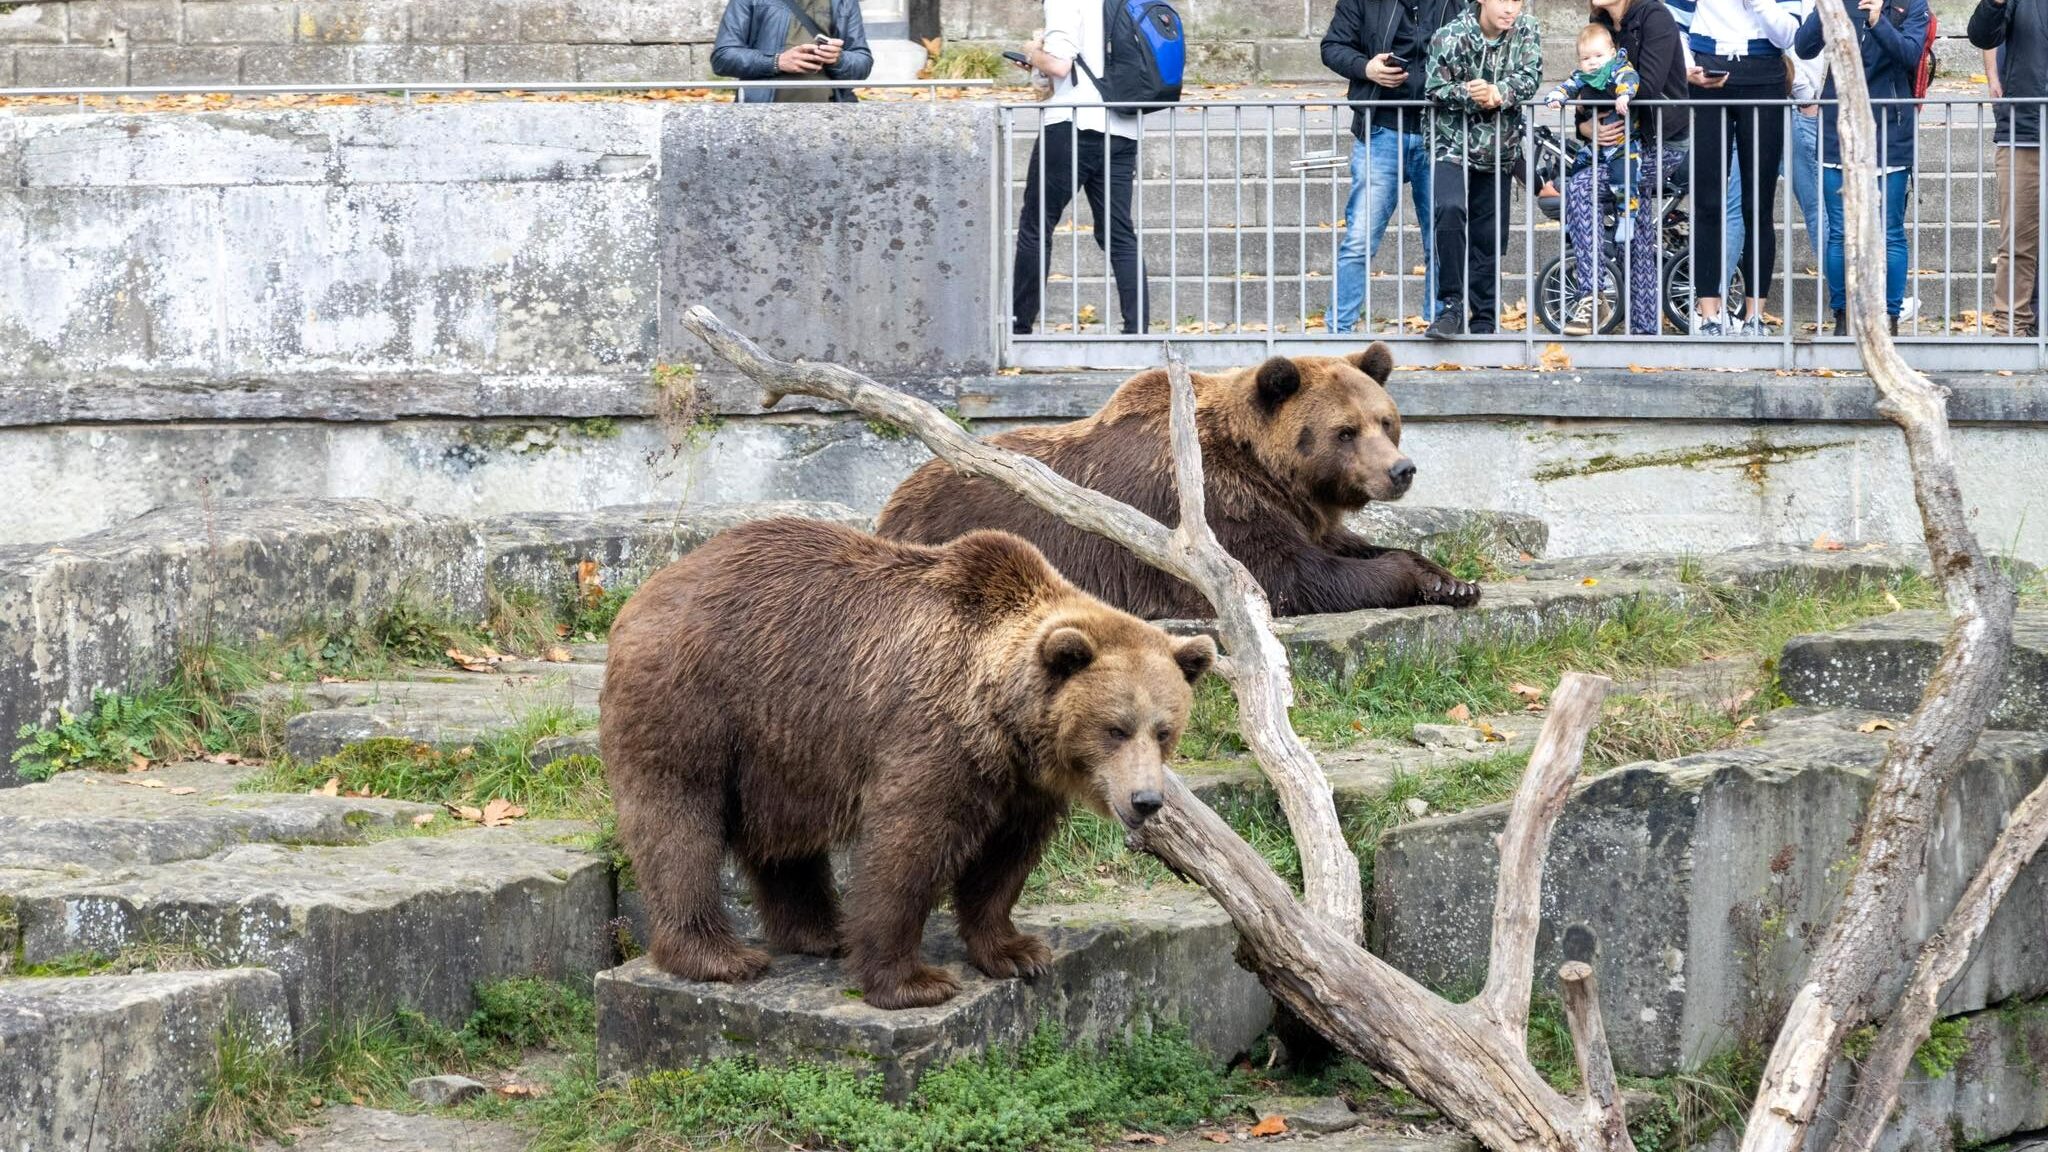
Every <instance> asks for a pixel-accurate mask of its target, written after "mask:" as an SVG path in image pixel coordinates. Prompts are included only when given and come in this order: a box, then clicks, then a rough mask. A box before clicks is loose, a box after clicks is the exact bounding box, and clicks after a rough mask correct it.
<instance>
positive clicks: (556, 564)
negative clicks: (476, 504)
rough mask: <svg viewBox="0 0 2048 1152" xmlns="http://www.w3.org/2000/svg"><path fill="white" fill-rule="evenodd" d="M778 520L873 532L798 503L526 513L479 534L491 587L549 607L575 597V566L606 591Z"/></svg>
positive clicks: (841, 510)
mask: <svg viewBox="0 0 2048 1152" xmlns="http://www.w3.org/2000/svg"><path fill="white" fill-rule="evenodd" d="M776 516H795V517H800V518H802V519H806V520H829V521H832V522H834V523H838V524H848V525H852V526H853V527H856V528H860V529H862V530H864V531H865V530H869V529H871V528H872V527H873V518H872V517H868V516H863V515H861V514H859V513H857V512H855V511H854V510H853V509H851V508H848V507H846V506H845V505H842V504H825V503H817V502H811V501H802V500H774V501H766V502H763V503H758V504H698V505H682V506H680V507H678V506H676V505H673V504H629V505H626V506H624V507H614V508H600V509H598V510H596V511H594V512H526V513H516V514H513V515H510V516H498V517H494V518H492V519H490V520H486V521H484V522H483V523H482V524H481V525H480V527H481V530H482V532H483V535H484V549H485V556H486V559H485V571H486V573H487V576H488V578H489V580H490V582H491V585H492V587H495V588H500V589H507V590H510V589H518V590H520V591H524V592H531V593H533V594H534V595H536V596H539V597H540V598H541V599H542V600H544V601H546V602H548V603H551V604H552V603H556V602H559V601H560V600H562V599H563V598H564V597H566V596H568V595H570V594H571V593H573V592H574V591H575V590H576V586H577V579H576V573H577V565H578V564H580V563H581V562H583V561H585V560H591V561H595V562H596V563H597V581H598V583H599V584H602V585H603V586H605V587H607V588H615V587H620V586H624V585H632V584H637V583H639V582H640V581H641V580H644V579H646V578H647V577H648V576H649V575H651V574H653V572H654V571H655V569H657V568H660V567H662V566H663V565H665V564H668V563H670V562H671V561H674V560H676V559H677V558H679V557H681V556H683V555H685V554H686V553H688V552H690V551H691V550H692V549H694V548H696V547H697V546H698V545H699V544H702V543H704V542H705V541H706V540H709V539H711V537H713V536H715V535H717V534H718V533H720V532H723V531H725V530H726V529H727V528H733V527H737V526H738V525H741V524H746V523H750V522H752V521H755V520H765V519H769V518H771V517H776Z"/></svg>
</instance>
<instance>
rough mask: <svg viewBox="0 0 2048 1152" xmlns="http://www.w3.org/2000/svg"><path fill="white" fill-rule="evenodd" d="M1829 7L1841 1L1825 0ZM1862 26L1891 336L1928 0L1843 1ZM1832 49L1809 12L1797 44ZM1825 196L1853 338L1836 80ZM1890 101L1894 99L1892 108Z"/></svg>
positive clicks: (1833, 263)
mask: <svg viewBox="0 0 2048 1152" xmlns="http://www.w3.org/2000/svg"><path fill="white" fill-rule="evenodd" d="M1820 2H1821V3H1823V4H1827V3H1831V2H1834V0H1820ZM1840 3H1841V5H1842V6H1843V7H1844V8H1846V9H1848V11H1849V18H1850V19H1851V20H1853V21H1855V23H1856V41H1857V44H1856V47H1857V50H1858V51H1859V52H1861V53H1862V56H1863V78H1864V81H1865V82H1866V83H1867V84H1869V85H1870V98H1871V99H1872V100H1873V101H1878V102H1879V103H1877V104H1876V105H1875V111H1876V113H1877V171H1878V179H1879V183H1880V185H1881V186H1882V187H1883V189H1884V242H1885V243H1884V255H1885V259H1884V308H1885V314H1886V315H1888V316H1890V317H1891V329H1892V335H1894V336H1896V335H1898V334H1899V308H1900V306H1901V305H1902V304H1904V303H1905V300H1906V257H1907V255H1908V250H1907V247H1906V191H1907V188H1908V187H1909V186H1910V183H1911V180H1912V176H1913V134H1914V133H1915V132H1916V131H1918V130H1919V123H1918V120H1919V117H1918V115H1917V114H1916V112H1915V110H1914V105H1913V81H1914V78H1915V77H1916V76H1917V75H1918V74H1919V71H1920V52H1921V47H1922V46H1923V45H1924V44H1925V43H1926V41H1927V19H1928V16H1927V0H1840ZM1825 47H1826V40H1825V38H1824V36H1823V34H1822V32H1821V27H1820V12H1819V10H1818V9H1816V10H1815V11H1813V12H1811V13H1808V14H1807V17H1806V20H1805V22H1804V23H1802V24H1800V26H1799V36H1798V39H1797V40H1796V42H1795V43H1794V48H1795V50H1796V51H1797V52H1798V53H1799V55H1800V56H1801V57H1802V58H1806V59H1812V58H1815V57H1818V56H1819V55H1820V54H1821V51H1822V50H1823V49H1824V48H1825ZM1821 100H1822V104H1821V112H1820V151H1821V166H1822V171H1821V198H1822V201H1823V203H1824V204H1825V205H1826V208H1825V211H1826V213H1827V218H1828V244H1827V255H1826V258H1825V260H1824V262H1823V267H1824V269H1825V270H1826V272H1827V278H1828V303H1829V305H1830V306H1831V307H1832V308H1833V309H1834V312H1835V335H1837V336H1847V335H1848V334H1849V313H1848V307H1849V304H1848V294H1847V292H1846V287H1845V284H1844V282H1843V279H1842V262H1843V255H1842V232H1843V227H1842V225H1843V219H1842V177H1843V173H1842V133H1841V116H1840V114H1839V110H1838V108H1837V107H1836V104H1835V102H1834V101H1835V78H1834V76H1832V75H1830V76H1829V77H1828V79H1827V84H1826V86H1825V87H1823V88H1822V89H1821ZM1886 101H1890V102H1889V103H1887V102H1886Z"/></svg>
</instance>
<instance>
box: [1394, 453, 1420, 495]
mask: <svg viewBox="0 0 2048 1152" xmlns="http://www.w3.org/2000/svg"><path fill="white" fill-rule="evenodd" d="M1387 479H1389V480H1391V481H1393V483H1394V490H1395V491H1397V492H1406V491H1407V490H1408V486H1409V485H1410V484H1413V483H1415V461H1413V460H1410V459H1409V458H1407V457H1406V456H1403V457H1401V458H1400V459H1399V460H1396V461H1394V466H1393V467H1392V468H1389V469H1387Z"/></svg>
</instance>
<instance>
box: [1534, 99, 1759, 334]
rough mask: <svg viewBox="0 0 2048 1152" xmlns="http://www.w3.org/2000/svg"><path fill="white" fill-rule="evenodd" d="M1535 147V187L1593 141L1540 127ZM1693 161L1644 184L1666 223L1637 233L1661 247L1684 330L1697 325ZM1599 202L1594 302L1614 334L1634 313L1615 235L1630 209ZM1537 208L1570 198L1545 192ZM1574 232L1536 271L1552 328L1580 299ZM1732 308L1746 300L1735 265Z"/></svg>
mask: <svg viewBox="0 0 2048 1152" xmlns="http://www.w3.org/2000/svg"><path fill="white" fill-rule="evenodd" d="M1535 131H1536V149H1535V154H1534V155H1533V156H1532V157H1531V158H1530V160H1531V163H1530V172H1529V176H1530V180H1531V182H1532V184H1533V185H1534V186H1535V187H1538V188H1541V187H1543V186H1544V185H1546V184H1547V185H1549V186H1550V187H1553V188H1561V187H1563V185H1564V182H1565V175H1566V173H1568V172H1570V171H1571V170H1572V166H1573V164H1574V163H1575V162H1583V161H1582V160H1581V157H1582V155H1583V154H1584V153H1586V152H1587V151H1589V149H1590V148H1591V145H1589V144H1587V143H1586V142H1584V141H1583V140H1580V139H1579V138H1578V136H1576V135H1563V134H1560V133H1558V132H1557V131H1555V130H1554V129H1551V128H1549V127H1545V126H1541V125H1539V126H1538V127H1537V128H1536V130H1535ZM1687 175H1688V166H1687V165H1685V164H1682V163H1681V164H1679V165H1677V166H1676V167H1675V168H1673V169H1672V172H1671V175H1670V176H1669V177H1668V178H1666V179H1665V180H1664V181H1663V182H1662V184H1661V185H1660V186H1659V187H1657V188H1654V189H1651V188H1643V189H1639V190H1638V192H1637V194H1638V195H1646V196H1654V197H1656V198H1657V202H1658V203H1660V204H1662V205H1663V215H1662V217H1661V221H1660V223H1661V226H1660V227H1659V228H1658V229H1657V230H1656V233H1655V235H1654V237H1653V236H1644V235H1637V236H1636V237H1635V239H1634V242H1635V243H1637V244H1647V243H1657V244H1659V245H1660V246H1661V255H1660V258H1659V260H1658V264H1659V266H1660V267H1661V268H1662V269H1663V273H1662V275H1663V281H1664V282H1663V293H1664V295H1663V299H1664V319H1665V320H1666V321H1667V322H1669V323H1670V324H1671V325H1672V326H1673V327H1675V328H1676V329H1677V330H1678V331H1679V332H1681V333H1684V332H1690V331H1692V305H1693V284H1692V217H1691V216H1690V215H1689V214H1688V213H1687V211H1686V208H1685V203H1684V202H1685V194H1686V180H1687ZM1600 199H1601V203H1600V220H1599V222H1598V225H1599V233H1600V255H1599V264H1598V266H1599V269H1600V291H1599V293H1598V295H1597V297H1596V303H1595V304H1594V311H1593V314H1594V317H1595V320H1596V322H1597V323H1596V329H1595V330H1596V331H1598V332H1600V333H1602V334H1612V333H1614V332H1618V331H1620V330H1621V328H1622V324H1623V322H1624V321H1625V320H1626V319H1627V311H1626V310H1627V308H1628V299H1627V297H1628V294H1627V293H1626V292H1625V291H1623V288H1622V286H1623V285H1624V284H1625V283H1626V282H1627V281H1626V280H1625V279H1624V278H1623V275H1622V262H1623V260H1624V259H1625V258H1626V255H1627V254H1626V253H1625V252H1624V251H1623V247H1622V242H1621V241H1620V240H1619V239H1617V238H1616V233H1617V231H1618V230H1619V228H1620V224H1621V215H1622V212H1623V211H1624V209H1623V208H1622V206H1621V205H1620V204H1618V203H1616V202H1615V201H1614V198H1613V197H1611V196H1608V195H1606V194H1605V193H1604V192H1603V193H1602V195H1601V198H1600ZM1536 206H1537V208H1538V209H1539V210H1540V211H1541V212H1542V213H1543V214H1544V215H1545V216H1547V217H1549V218H1550V219H1552V220H1562V219H1563V216H1564V203H1563V197H1561V196H1556V195H1548V196H1546V195H1539V196H1537V197H1536ZM1570 243H1571V242H1570V239H1569V237H1567V238H1566V239H1565V240H1564V241H1563V245H1562V246H1563V247H1564V251H1563V252H1561V253H1560V254H1559V255H1558V256H1557V257H1556V258H1555V259H1553V260H1551V261H1550V262H1549V263H1548V264H1545V265H1544V266H1543V270H1542V271H1541V272H1539V273H1537V276H1536V286H1535V291H1534V292H1533V293H1532V295H1533V296H1534V297H1535V311H1536V320H1537V322H1538V323H1540V324H1542V325H1543V328H1544V330H1545V331H1547V332H1552V333H1557V332H1562V331H1564V324H1565V320H1566V318H1567V317H1568V316H1569V315H1570V311H1571V302H1572V301H1573V300H1576V299H1578V298H1580V296H1581V295H1583V293H1581V292H1580V290H1579V289H1580V285H1579V284H1578V259H1577V254H1576V253H1574V252H1572V251H1571V250H1570V247H1569V246H1570ZM1726 298H1727V307H1729V308H1731V309H1735V308H1739V307H1740V306H1741V303H1742V298H1743V289H1742V274H1741V272H1740V271H1736V272H1735V273H1733V274H1732V275H1731V277H1730V283H1729V285H1728V289H1727V292H1726Z"/></svg>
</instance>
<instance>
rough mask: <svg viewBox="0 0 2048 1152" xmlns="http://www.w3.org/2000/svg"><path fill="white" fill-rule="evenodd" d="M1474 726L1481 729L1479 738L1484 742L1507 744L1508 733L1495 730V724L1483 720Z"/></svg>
mask: <svg viewBox="0 0 2048 1152" xmlns="http://www.w3.org/2000/svg"><path fill="white" fill-rule="evenodd" d="M1474 727H1476V728H1478V729H1479V739H1480V740H1481V741H1483V742H1484V743H1487V744H1505V743H1507V741H1508V738H1507V736H1506V734H1504V733H1500V732H1495V731H1494V730H1493V725H1491V724H1488V723H1487V722H1486V721H1484V720H1481V721H1480V722H1479V723H1478V724H1476V725H1474Z"/></svg>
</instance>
